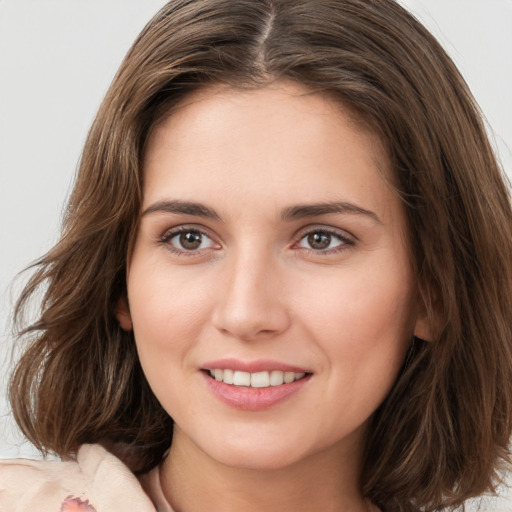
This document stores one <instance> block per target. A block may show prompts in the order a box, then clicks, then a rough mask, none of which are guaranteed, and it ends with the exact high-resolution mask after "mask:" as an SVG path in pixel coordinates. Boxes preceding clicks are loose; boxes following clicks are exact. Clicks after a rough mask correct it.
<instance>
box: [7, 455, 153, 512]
mask: <svg viewBox="0 0 512 512" xmlns="http://www.w3.org/2000/svg"><path fill="white" fill-rule="evenodd" d="M49 510H53V511H55V512H119V511H120V510H131V511H133V512H155V508H154V507H153V505H152V503H151V501H150V499H149V498H148V496H147V495H146V493H145V492H144V491H143V490H142V487H141V485H140V484H139V482H138V480H137V478H136V477H135V476H134V475H133V474H132V473H131V472H130V470H129V469H128V468H127V467H126V466H125V465H124V464H123V463H122V462H121V461H120V460H119V459H117V458H116V457H114V456H113V455H112V454H110V453H109V452H107V451H106V450H105V449H103V448H102V447H101V446H99V445H83V446H82V447H81V448H80V450H79V452H78V454H77V457H76V460H73V461H64V462H60V461H34V460H27V459H11V460H0V512H48V511H49Z"/></svg>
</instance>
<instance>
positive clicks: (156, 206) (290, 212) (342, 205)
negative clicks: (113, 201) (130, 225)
mask: <svg viewBox="0 0 512 512" xmlns="http://www.w3.org/2000/svg"><path fill="white" fill-rule="evenodd" d="M155 212H164V213H177V214H184V215H192V216H194V217H203V218H206V219H213V220H216V221H220V222H222V217H221V216H220V215H219V214H218V213H217V212H216V211H215V210H214V209H213V208H210V207H208V206H206V205H204V204H201V203H193V202H190V201H179V200H172V201H157V202H155V203H153V204H151V205H150V206H148V207H147V208H146V209H145V210H144V211H143V212H142V216H144V215H149V214H151V213H155ZM333 213H341V214H351V215H354V214H356V215H365V216H367V217H370V218H371V219H372V220H374V221H375V222H377V223H378V224H382V221H381V220H380V219H379V217H378V216H377V214H376V213H375V212H372V211H371V210H366V209H365V208H362V207H361V206H357V205H355V204H353V203H348V202H345V201H335V202H330V203H318V204H304V205H296V206H289V207H287V208H285V209H284V210H283V211H282V213H281V219H282V220H283V221H293V220H299V219H304V218H308V217H317V216H320V215H328V214H333Z"/></svg>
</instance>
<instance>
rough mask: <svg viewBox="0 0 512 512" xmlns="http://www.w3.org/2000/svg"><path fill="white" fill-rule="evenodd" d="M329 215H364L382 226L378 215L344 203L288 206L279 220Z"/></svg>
mask: <svg viewBox="0 0 512 512" xmlns="http://www.w3.org/2000/svg"><path fill="white" fill-rule="evenodd" d="M331 213H343V214H351V215H354V214H356V215H365V216H367V217H370V218H371V219H373V220H374V221H375V222H377V223H378V224H382V221H381V220H380V219H379V217H378V215H377V214H376V213H375V212H372V211H371V210H366V209H365V208H362V207H361V206H357V205H355V204H353V203H347V202H345V201H335V202H331V203H319V204H304V205H297V206H290V207H289V208H285V209H284V210H283V212H282V214H281V218H282V219H283V220H286V221H290V220H298V219H303V218H307V217H317V216H320V215H328V214H331Z"/></svg>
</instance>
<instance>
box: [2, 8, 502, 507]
mask: <svg viewBox="0 0 512 512" xmlns="http://www.w3.org/2000/svg"><path fill="white" fill-rule="evenodd" d="M278 80H292V81H295V82H298V83H300V84H302V85H303V86H305V87H306V88H308V89H309V90H311V91H315V92H319V93H323V94H327V95H329V96H330V97H334V98H337V99H338V100H339V101H340V102H341V103H342V104H343V105H345V106H346V107H348V108H349V109H350V110H351V111H352V112H355V113H356V115H357V117H358V119H359V120H360V121H361V122H362V123H364V125H365V126H366V127H369V128H370V129H371V130H372V131H374V132H375V133H376V134H378V135H379V137H380V138H381V140H382V142H383V143H384V145H385V147H386V149H387V151H388V154H389V158H390V160H391V163H392V168H393V169H394V171H395V173H396V180H395V181H396V183H397V185H396V188H397V191H398V193H399V194H400V197H401V198H402V200H403V202H404V205H405V209H406V215H407V221H408V227H409V231H410V240H411V254H412V259H413V263H414V269H415V272H416V276H417V280H418V286H419V289H420V295H421V298H422V301H423V304H424V307H425V310H426V311H427V313H428V315H429V318H430V320H431V324H432V325H433V326H436V336H435V339H434V340H430V342H425V341H422V340H416V341H415V342H414V343H413V345H412V348H411V351H410V353H409V356H408V357H407V361H406V362H404V367H403V368H402V371H401V372H400V375H399V377H398V379H397V382H396V384H395V386H394V388H393V389H392V391H391V392H390V394H389V396H388V397H387V398H386V400H385V401H384V403H383V404H382V405H381V406H380V408H379V409H378V410H377V411H376V412H375V414H374V415H373V416H372V418H371V420H370V423H369V426H368V438H367V447H366V452H365V461H364V470H363V473H362V477H361V487H362V490H363V492H364V494H365V495H366V496H367V497H369V498H370V499H371V500H372V501H373V502H374V503H375V504H377V505H379V506H380V507H382V509H383V510H386V511H407V510H413V509H418V508H419V509H421V510H438V509H439V508H440V507H443V506H457V505H460V504H461V503H463V501H464V500H465V499H467V498H469V497H471V496H475V495H479V494H481V493H483V492H485V491H489V490H490V491H492V490H494V489H495V486H496V484H497V482H498V481H499V476H498V475H499V464H500V462H503V461H508V448H507V447H508V441H509V437H510V433H511V419H512V411H511V408H512V357H511V340H512V335H511V334H512V333H511V328H512V293H511V290H512V288H511V287H512V236H511V225H512V224H511V221H512V214H511V208H510V201H509V194H508V191H507V187H506V185H505V183H504V181H505V180H504V177H503V175H502V173H501V171H500V168H499V165H498V164H497V162H496V159H495V156H494V155H493V151H492V149H491V147H490V144H489V142H488V139H487V136H486V132H485V127H484V124H483V122H482V116H481V114H480V112H479V109H478V107H477V105H476V103H475V101H474V99H473V97H472V96H471V94H470V92H469V90H468V88H467V86H466V84H465V82H464V80H463V79H462V77H461V76H460V74H459V72H458V71H457V69H456V67H455V66H454V64H453V62H452V61H451V60H450V58H449V57H448V56H447V55H446V53H445V52H444V51H443V49H442V48H441V47H440V45H439V44H438V43H437V41H436V40H435V39H434V38H433V37H432V35H431V34H430V33H429V32H428V31H427V30H426V29H425V28H424V27H423V26H422V25H421V24H420V23H419V22H418V21H417V20H416V19H414V18H413V17H412V16H411V15H410V14H409V13H407V12H406V11H405V10H404V9H403V8H401V7H400V6H399V5H398V4H397V3H395V2H394V1H392V0H173V1H171V2H169V3H168V4H167V5H166V6H165V7H164V8H163V9H162V10H161V11H160V12H159V13H157V15H156V16H155V17H154V18H153V19H152V20H151V21H150V22H149V24H148V25H147V26H146V28H145V29H144V30H143V31H142V33H141V34H140V35H139V37H138V38H137V40H136V41H135V43H134V45H133V47H132V48H131V50H130V51H129V53H128V54H127V56H126V58H125V60H124V62H123V63H122V65H121V67H120V69H119V71H118V74H117V75H116V77H115V79H114V81H113V83H112V85H111V87H110V89H109V91H108V93H107V95H106V98H105V100H104V102H103V104H102V105H101V108H100V110H99V112H98V115H97V117H96V120H95V121H94V124H93V126H92V128H91V130H90V133H89V135H88V139H87V142H86V145H85V148H84V151H83V155H82V158H81V162H80V167H79V172H78V175H77V179H76V183H75V187H74V190H73V192H72V194H71V197H70V200H69V205H68V207H67V210H66V214H65V219H64V223H63V231H62V236H61V239H60V241H59V242H58V244H57V245H56V246H55V247H54V248H53V249H52V250H51V251H49V253H48V254H47V255H46V256H44V257H43V258H42V259H41V260H40V261H38V262H37V264H36V270H35V272H34V275H33V277H32V279H31V281H30V282H29V284H28V285H27V287H26V288H25V290H24V292H23V293H22V295H21V297H20V299H19V302H18V304H17V308H16V312H15V315H16V318H17V320H18V321H21V318H22V316H23V315H22V314H23V310H24V309H25V306H26V305H27V302H28V301H29V299H30V298H31V297H32V296H33V295H34V294H35V292H37V290H38V289H40V288H42V289H43V290H45V294H44V299H43V301H42V307H41V312H40V315H39V319H38V320H37V321H36V322H35V323H33V324H32V325H30V326H28V327H24V328H23V329H21V330H20V336H22V337H25V338H28V340H29V343H28V346H27V348H26V350H25V352H24V355H23V356H22V357H21V359H20V361H19V364H18V366H17V368H16V370H15V372H14V373H13V376H12V380H11V386H10V397H11V401H12V407H13V411H14V415H15V418H16V420H17V422H18V423H19V425H20V427H21V428H22V430H23V432H24V433H25V434H26V436H27V437H28V439H30V440H31V441H32V442H33V443H34V444H35V445H36V446H37V447H38V448H39V449H40V450H42V451H43V452H49V451H50V452H55V453H57V454H59V455H61V456H69V455H70V454H73V453H74V452H75V451H76V450H77V448H78V447H79V445H81V444H82V443H90V442H101V443H103V444H105V445H107V446H109V447H110V449H112V450H113V451H114V452H115V453H117V454H118V455H120V456H121V457H122V458H123V459H124V460H125V461H126V462H127V463H128V464H129V465H130V466H131V468H132V469H133V470H134V471H136V472H143V471H146V470H148V469H149V468H151V467H153V466H155V465H156V464H158V463H159V462H160V461H161V460H162V457H163V456H164V453H165V451H166V449H167V448H168V447H169V445H170V443H171V432H172V424H173V422H172V419H171V418H170V417H169V416H168V414H167V413H166V412H165V411H164V410H163V408H162V407H161V406H160V405H159V403H158V402H157V400H156V398H155V397H154V395H153V394H152V392H151V390H150V388H149V386H148V384H147V382H146V379H145V378H144V375H143V373H142V370H141V367H140V365H139V362H138V359H137V354H136V349H135V343H134V339H133V334H132V333H130V332H125V331H123V330H122V329H121V328H120V326H119V325H118V322H117V320H116V318H115V307H116V304H117V303H118V301H119V299H120V298H122V297H124V296H125V294H126V284H125V274H126V262H127V255H128V254H129V251H130V247H131V243H132V241H133V237H134V233H135V231H136V227H137V222H138V217H139V214H140V205H141V194H142V177H141V161H142V155H143V152H144V146H145V142H146V141H147V139H148V136H149V134H150V133H151V131H152V129H153V128H154V127H155V126H156V125H157V124H158V123H159V122H160V121H161V120H162V119H163V118H164V117H165V116H167V115H172V112H173V109H174V108H175V107H176V106H177V105H179V104H180V102H181V101H182V100H183V98H184V97H186V96H187V95H189V94H190V93H191V92H192V91H195V90H197V89H199V88H204V87H207V86H208V85H209V84H224V85H228V86H231V87H234V88H249V89H250V88H258V87H264V86H265V85H267V84H269V83H271V82H273V81H278Z"/></svg>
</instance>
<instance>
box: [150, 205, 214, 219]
mask: <svg viewBox="0 0 512 512" xmlns="http://www.w3.org/2000/svg"><path fill="white" fill-rule="evenodd" d="M155 212H164V213H181V214H185V215H193V216H194V217H203V218H206V219H213V220H218V221H221V220H222V219H221V217H220V216H219V214H218V213H217V212H216V211H215V210H213V209H212V208H209V207H208V206H205V205H204V204H200V203H192V202H188V201H157V202H156V203H153V204H152V205H150V206H148V207H147V208H146V209H145V210H144V211H143V212H142V216H144V215H149V214H150V213H155Z"/></svg>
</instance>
